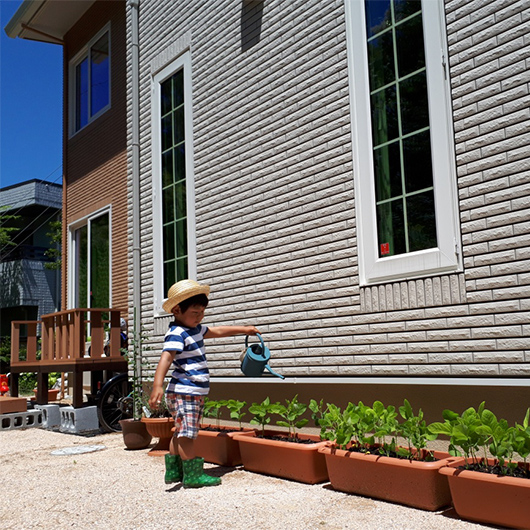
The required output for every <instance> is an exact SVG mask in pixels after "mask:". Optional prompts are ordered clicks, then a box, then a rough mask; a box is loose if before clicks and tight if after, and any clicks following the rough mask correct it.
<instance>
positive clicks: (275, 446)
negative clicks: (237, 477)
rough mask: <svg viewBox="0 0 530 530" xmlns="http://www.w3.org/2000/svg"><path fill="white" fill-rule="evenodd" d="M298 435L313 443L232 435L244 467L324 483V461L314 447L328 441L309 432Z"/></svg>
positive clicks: (308, 481) (289, 477)
mask: <svg viewBox="0 0 530 530" xmlns="http://www.w3.org/2000/svg"><path fill="white" fill-rule="evenodd" d="M265 435H266V436H271V435H285V432H281V431H269V430H266V431H265ZM298 437H299V438H301V439H302V440H311V441H313V442H315V443H311V444H302V443H295V442H287V441H282V440H269V439H267V438H260V437H259V436H257V433H256V432H252V433H250V434H236V435H235V436H234V438H236V439H237V441H238V442H239V450H240V452H241V460H242V461H243V466H244V468H245V469H246V470H248V471H254V472H256V473H262V474H264V475H272V476H275V477H281V478H286V479H290V480H295V481H297V482H304V483H306V484H318V483H320V482H326V481H327V480H328V471H327V469H326V460H325V457H324V455H323V454H321V453H319V452H318V450H319V449H320V448H322V447H324V446H326V445H327V444H328V443H329V442H321V441H320V437H319V436H316V435H311V434H299V435H298Z"/></svg>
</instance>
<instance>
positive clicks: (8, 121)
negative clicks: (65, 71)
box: [0, 0, 63, 188]
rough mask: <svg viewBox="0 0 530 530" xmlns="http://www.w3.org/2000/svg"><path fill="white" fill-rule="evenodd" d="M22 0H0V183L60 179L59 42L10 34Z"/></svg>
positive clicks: (60, 103)
mask: <svg viewBox="0 0 530 530" xmlns="http://www.w3.org/2000/svg"><path fill="white" fill-rule="evenodd" d="M21 4H22V0H0V23H1V24H0V25H1V38H0V187H1V188H4V187H6V186H10V185H12V184H16V183H18V182H23V181H25V180H30V179H35V178H36V179H43V180H48V181H50V182H57V183H59V184H60V183H61V180H62V179H61V175H62V166H61V164H62V90H63V89H62V77H63V76H62V53H63V50H62V46H58V45H56V44H46V43H42V42H35V41H29V40H24V39H18V38H17V39H10V38H9V37H8V36H7V35H6V33H5V31H4V28H5V26H6V24H7V23H8V22H9V20H10V19H11V18H12V16H13V15H14V14H15V12H16V10H17V9H18V7H19V6H20V5H21Z"/></svg>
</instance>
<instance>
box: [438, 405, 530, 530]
mask: <svg viewBox="0 0 530 530" xmlns="http://www.w3.org/2000/svg"><path fill="white" fill-rule="evenodd" d="M443 418H444V420H445V421H444V422H443V423H441V422H439V423H433V424H431V425H430V426H429V429H430V430H431V432H433V433H438V434H445V435H447V436H449V439H450V445H449V451H450V453H451V454H454V455H457V456H463V457H464V459H463V460H461V461H459V462H454V463H453V464H450V466H449V467H447V468H442V469H440V473H441V474H442V475H443V476H446V477H447V478H448V480H449V487H450V489H451V496H452V499H453V504H454V507H455V511H456V512H457V514H458V515H459V516H460V517H462V518H463V519H469V520H471V521H477V522H481V523H487V524H492V525H500V526H504V527H512V528H529V521H530V518H529V512H528V507H529V506H530V467H529V464H528V462H527V458H528V455H529V454H530V409H528V410H527V412H526V416H525V418H524V420H523V423H522V424H518V423H516V424H515V426H509V425H508V422H507V421H506V420H504V419H501V420H498V419H497V417H496V416H495V414H493V412H491V411H490V410H488V409H486V407H485V403H484V402H482V403H481V404H480V405H479V407H478V409H476V410H475V409H474V408H473V407H470V408H468V409H466V410H465V411H464V412H463V413H462V414H458V413H456V412H453V411H450V410H444V412H443ZM479 450H482V452H483V454H484V457H479V456H478V453H479ZM488 454H489V455H490V456H491V457H490V458H488ZM516 456H518V457H519V459H520V460H521V461H516V460H515V457H516Z"/></svg>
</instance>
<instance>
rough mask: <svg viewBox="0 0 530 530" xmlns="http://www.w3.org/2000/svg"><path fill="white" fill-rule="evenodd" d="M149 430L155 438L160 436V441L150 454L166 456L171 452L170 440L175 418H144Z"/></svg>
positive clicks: (143, 420)
mask: <svg viewBox="0 0 530 530" xmlns="http://www.w3.org/2000/svg"><path fill="white" fill-rule="evenodd" d="M142 422H144V423H145V426H146V427H147V432H148V433H149V434H150V435H151V436H152V437H153V438H159V440H158V443H157V444H156V445H155V446H154V447H153V448H152V449H151V450H150V451H149V453H148V455H149V456H164V455H165V454H167V453H169V442H171V438H172V437H173V432H172V431H171V429H172V428H173V427H174V425H175V422H174V421H173V418H142Z"/></svg>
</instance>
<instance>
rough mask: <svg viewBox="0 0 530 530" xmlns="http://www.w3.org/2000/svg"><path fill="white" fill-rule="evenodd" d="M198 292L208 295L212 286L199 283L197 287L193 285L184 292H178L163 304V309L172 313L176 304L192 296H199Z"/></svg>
mask: <svg viewBox="0 0 530 530" xmlns="http://www.w3.org/2000/svg"><path fill="white" fill-rule="evenodd" d="M198 294H204V295H206V296H208V295H209V294H210V287H209V286H208V285H198V286H197V287H192V288H189V289H185V290H183V291H182V292H180V293H178V294H177V295H175V296H172V297H170V298H168V299H167V300H166V301H165V302H164V303H163V304H162V309H163V310H164V311H165V312H166V313H171V312H172V311H173V309H174V307H175V306H177V305H178V304H180V302H183V301H184V300H187V299H188V298H191V297H192V296H197V295H198Z"/></svg>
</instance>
